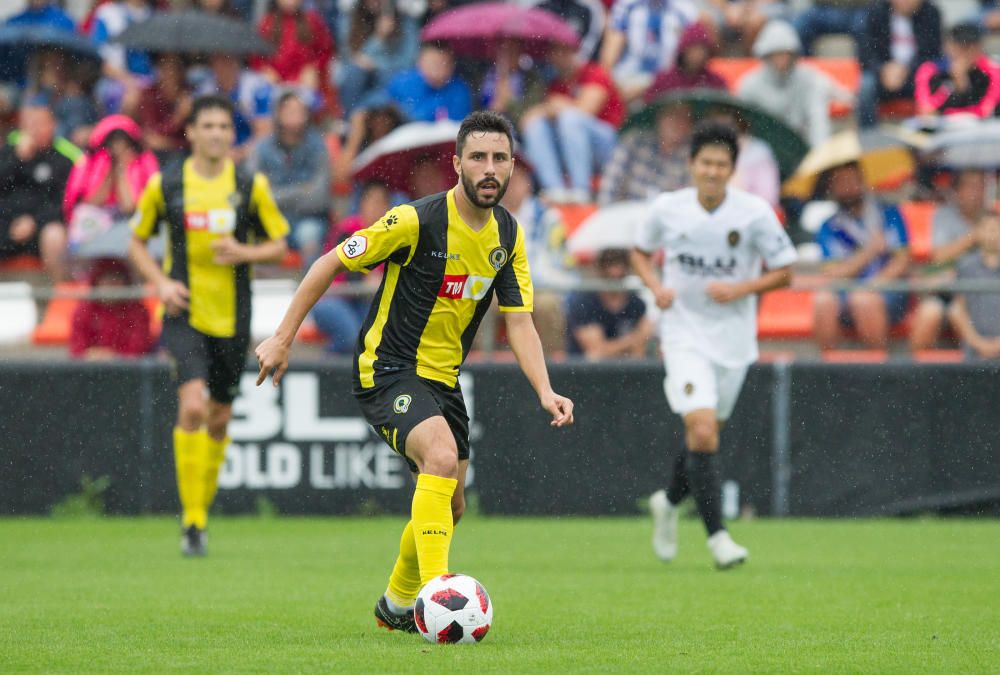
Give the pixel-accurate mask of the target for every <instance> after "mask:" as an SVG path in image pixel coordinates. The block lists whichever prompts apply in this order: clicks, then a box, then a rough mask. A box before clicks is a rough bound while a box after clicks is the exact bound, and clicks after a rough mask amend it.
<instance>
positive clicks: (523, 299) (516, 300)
mask: <svg viewBox="0 0 1000 675" xmlns="http://www.w3.org/2000/svg"><path fill="white" fill-rule="evenodd" d="M496 289H497V303H498V304H499V306H500V311H501V312H530V311H532V310H533V309H534V299H535V290H534V287H533V286H532V285H531V270H530V269H529V268H528V254H527V249H526V248H525V246H524V230H523V229H522V228H521V226H520V225H518V226H517V238H516V239H515V240H514V250H513V251H512V252H511V255H510V259H509V260H508V261H507V264H506V265H504V266H503V268H502V269H501V270H500V273H499V274H497V279H496Z"/></svg>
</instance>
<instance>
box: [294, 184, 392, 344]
mask: <svg viewBox="0 0 1000 675" xmlns="http://www.w3.org/2000/svg"><path fill="white" fill-rule="evenodd" d="M390 206H392V204H391V202H390V193H389V188H388V187H387V186H386V185H385V184H384V183H377V182H371V183H366V184H365V185H364V186H363V187H362V188H361V200H360V202H359V208H358V212H357V213H356V214H355V215H352V216H348V217H347V218H344V219H343V220H341V221H340V222H338V223H337V224H336V225H334V226H333V227H331V228H330V231H329V232H328V233H327V236H326V240H325V242H324V243H323V253H329V252H330V251H332V250H333V249H334V248H335V247H336V246H337V245H338V244H340V242H342V241H344V240H345V239H347V238H348V237H350V236H351V235H352V234H354V233H355V232H357V231H358V230H361V229H364V228H366V227H370V226H371V225H374V224H375V223H376V222H378V220H379V218H381V217H382V216H383V215H385V212H386V211H388V210H389V207H390ZM364 278H365V275H363V274H362V273H360V272H344V273H343V274H341V275H339V276H338V277H337V278H336V279H334V280H333V285H332V286H331V288H334V287H336V286H338V285H343V284H345V283H348V282H359V281H362V280H363V279H364ZM372 279H373V280H374V281H377V280H378V277H377V276H376V275H372ZM368 304H369V301H368V299H367V298H365V297H360V296H351V295H334V294H328V295H325V296H323V298H322V299H320V301H319V302H317V303H316V306H315V307H313V310H312V317H313V321H315V322H316V327H317V328H319V330H320V332H322V333H323V334H324V335H326V336H327V337H328V338H329V339H330V342H329V344H328V345H327V350H328V351H330V352H332V353H334V354H343V355H345V356H346V355H350V354H351V353H353V351H354V345H355V343H356V342H357V340H358V334H359V333H360V332H361V324H362V323H363V322H364V318H365V314H366V313H367V311H368Z"/></svg>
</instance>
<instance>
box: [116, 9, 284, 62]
mask: <svg viewBox="0 0 1000 675" xmlns="http://www.w3.org/2000/svg"><path fill="white" fill-rule="evenodd" d="M115 42H119V43H121V44H123V45H125V46H126V47H129V48H131V49H138V50H142V51H147V52H173V53H175V54H230V55H232V56H246V55H250V54H270V53H271V52H272V51H273V49H274V47H273V46H272V45H271V44H270V43H269V42H267V41H265V40H264V38H262V37H261V36H260V35H258V34H257V33H255V32H254V31H253V29H252V28H251V27H250V26H249V25H248V24H246V23H244V22H242V21H237V20H235V19H230V18H228V17H224V16H218V15H216V14H208V13H205V12H198V11H194V10H188V11H183V12H156V13H154V14H153V16H152V17H150V18H149V19H148V20H146V21H143V22H142V23H137V24H133V25H132V26H129V27H128V28H126V29H125V30H124V31H122V33H121V34H119V35H118V37H117V38H115Z"/></svg>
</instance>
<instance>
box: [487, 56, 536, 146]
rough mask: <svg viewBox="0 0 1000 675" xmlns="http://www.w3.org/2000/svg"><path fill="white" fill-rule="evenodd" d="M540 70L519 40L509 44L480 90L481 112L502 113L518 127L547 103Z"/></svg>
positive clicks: (492, 67)
mask: <svg viewBox="0 0 1000 675" xmlns="http://www.w3.org/2000/svg"><path fill="white" fill-rule="evenodd" d="M539 70H540V69H539V68H538V64H537V63H535V61H534V60H533V59H532V58H531V57H529V56H527V55H526V54H523V53H522V52H521V45H520V43H519V42H518V41H517V40H505V41H504V42H502V43H501V44H500V47H499V49H498V54H497V58H496V61H494V63H493V65H492V66H491V67H490V69H489V70H488V71H486V75H485V77H484V78H483V82H482V85H481V86H480V91H481V93H482V101H481V102H480V108H487V109H489V110H492V111H494V112H498V113H502V114H503V115H504V116H505V117H506V118H507V119H509V120H510V121H511V123H513V124H514V125H515V126H516V125H518V124H519V123H520V122H521V117H522V116H523V115H524V113H525V111H527V110H528V109H529V108H532V107H534V106H536V105H538V104H539V103H541V102H542V101H544V100H545V88H546V82H545V80H544V76H543V75H542V73H541V72H539Z"/></svg>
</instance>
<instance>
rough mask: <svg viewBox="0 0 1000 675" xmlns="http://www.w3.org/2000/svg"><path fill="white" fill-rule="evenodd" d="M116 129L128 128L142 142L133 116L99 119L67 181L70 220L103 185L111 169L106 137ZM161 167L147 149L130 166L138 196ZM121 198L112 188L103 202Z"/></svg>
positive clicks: (65, 203)
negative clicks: (77, 206)
mask: <svg viewBox="0 0 1000 675" xmlns="http://www.w3.org/2000/svg"><path fill="white" fill-rule="evenodd" d="M113 131H124V132H125V133H126V134H128V135H129V137H131V138H132V139H133V140H134V141H136V143H141V142H142V131H141V130H140V129H139V125H138V124H136V123H135V122H134V121H133V120H132V118H130V117H126V116H125V115H109V116H108V117H105V118H104V119H103V120H101V121H100V122H98V123H97V126H96V127H94V131H93V132H92V133H91V134H90V142H89V144H88V146H87V153H86V154H85V155H84V156H83V157H82V158H81V159H80V161H78V162H77V163H76V166H75V167H73V171H72V172H71V173H70V175H69V180H68V181H67V182H66V194H65V196H64V197H63V212H64V213H65V216H66V222H67V223H68V222H69V221H70V219H71V218H72V216H73V209H74V208H75V207H76V205H77V204H79V203H81V202H83V201H85V200H86V199H87V198H88V197H90V196H91V195H93V194H94V193H95V192H97V190H98V189H99V188H100V187H101V184H102V183H103V182H104V179H105V178H106V177H107V175H108V173H109V172H110V171H111V153H109V152H108V151H107V150H106V149H105V148H104V147H103V144H104V141H106V140H107V138H108V136H109V135H110V134H111V133H112V132H113ZM159 170H160V166H159V163H158V162H157V161H156V157H155V156H154V155H153V153H151V152H150V151H149V150H143V151H142V152H141V153H139V155H138V156H137V157H136V159H135V160H134V161H133V162H132V164H130V165H129V167H128V182H129V185H131V186H132V190H133V191H134V192H135V194H136V196H137V197H138V195H139V194H140V193H141V192H142V189H143V188H144V187H145V186H146V183H147V182H148V181H149V179H150V177H151V176H152V175H153V174H154V173H156V172H157V171H159ZM116 204H117V199H116V197H115V195H114V193H113V192H112V193H111V195H110V197H109V198H108V201H107V203H105V204H101V206H115V205H116Z"/></svg>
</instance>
